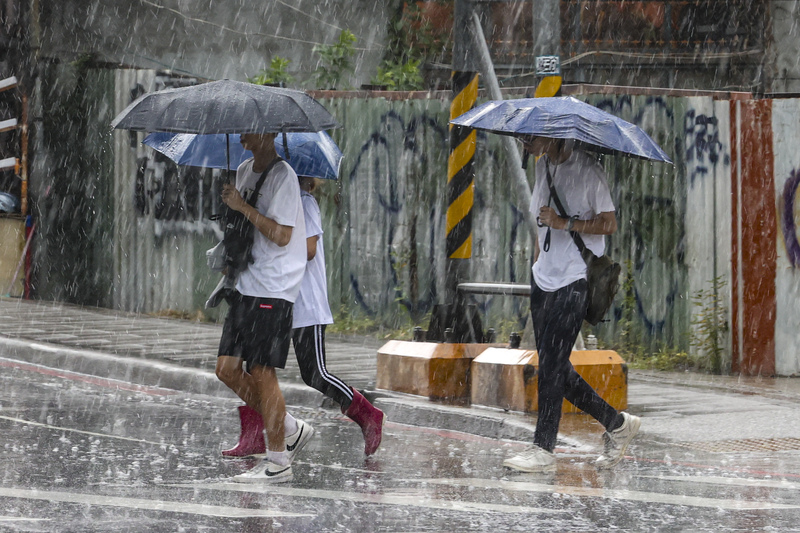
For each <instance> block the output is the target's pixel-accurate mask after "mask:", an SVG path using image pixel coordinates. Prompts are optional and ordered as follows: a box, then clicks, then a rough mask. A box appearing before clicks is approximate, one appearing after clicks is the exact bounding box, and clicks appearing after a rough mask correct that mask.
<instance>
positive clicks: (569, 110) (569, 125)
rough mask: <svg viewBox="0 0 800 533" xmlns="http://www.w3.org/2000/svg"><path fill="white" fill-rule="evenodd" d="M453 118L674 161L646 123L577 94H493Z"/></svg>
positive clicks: (598, 149) (499, 129)
mask: <svg viewBox="0 0 800 533" xmlns="http://www.w3.org/2000/svg"><path fill="white" fill-rule="evenodd" d="M450 123H451V124H455V125H456V126H464V127H468V128H474V129H478V130H485V131H490V132H492V133H498V134H500V135H512V136H517V137H521V136H536V137H548V138H551V139H573V140H575V141H578V142H579V143H580V144H581V145H583V146H584V147H585V148H586V149H588V150H593V151H596V152H601V153H608V154H617V153H618V154H623V155H630V156H634V157H640V158H643V159H650V160H652V161H663V162H665V163H672V160H671V159H670V158H669V156H667V154H666V153H665V152H664V150H662V149H661V147H660V146H658V144H656V142H655V141H653V139H651V138H650V136H649V135H647V133H645V132H644V131H643V130H642V129H641V128H640V127H638V126H636V125H635V124H631V123H630V122H627V121H625V120H622V119H621V118H619V117H615V116H614V115H612V114H610V113H606V112H605V111H603V110H601V109H598V108H596V107H595V106H593V105H590V104H587V103H585V102H581V101H580V100H578V99H577V98H573V97H571V96H562V97H551V98H521V99H518V100H492V101H489V102H486V103H484V104H482V105H480V106H478V107H476V108H474V109H471V110H470V111H467V112H466V113H464V114H463V115H460V116H458V117H456V118H454V119H453V120H451V121H450Z"/></svg>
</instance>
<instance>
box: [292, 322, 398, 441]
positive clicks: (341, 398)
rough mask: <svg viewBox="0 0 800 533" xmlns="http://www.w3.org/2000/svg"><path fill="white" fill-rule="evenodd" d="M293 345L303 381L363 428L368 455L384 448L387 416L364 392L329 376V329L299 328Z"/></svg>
mask: <svg viewBox="0 0 800 533" xmlns="http://www.w3.org/2000/svg"><path fill="white" fill-rule="evenodd" d="M292 341H293V342H294V351H295V354H296V355H297V363H298V365H299V366H300V374H301V376H302V377H303V381H305V383H306V384H307V385H308V386H310V387H313V388H315V389H317V390H318V391H320V392H321V393H322V394H324V395H326V396H327V397H329V398H331V399H333V400H334V401H336V402H338V403H339V405H340V406H341V409H342V413H344V414H345V415H347V416H348V417H349V418H350V419H351V420H353V421H354V422H355V423H356V424H358V425H359V427H361V433H362V435H363V436H364V453H365V454H366V455H372V454H373V453H375V452H376V451H377V449H378V447H379V446H380V444H381V439H382V436H383V424H384V421H385V416H384V414H383V411H381V410H380V409H378V408H376V407H375V406H373V405H372V404H371V403H370V402H369V400H367V399H366V398H365V397H364V396H363V395H362V394H361V393H360V392H358V391H357V390H355V389H354V388H352V387H350V386H349V385H347V384H346V383H345V382H343V381H342V380H341V379H339V378H337V377H336V376H334V375H333V374H331V373H330V372H328V369H327V367H326V364H325V361H326V356H325V325H314V326H309V327H306V328H297V329H295V330H294V331H293V333H292Z"/></svg>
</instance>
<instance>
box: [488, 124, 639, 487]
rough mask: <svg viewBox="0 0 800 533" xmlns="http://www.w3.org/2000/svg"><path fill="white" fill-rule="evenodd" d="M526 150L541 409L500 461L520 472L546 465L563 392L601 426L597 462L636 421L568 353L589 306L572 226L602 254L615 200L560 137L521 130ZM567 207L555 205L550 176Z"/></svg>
mask: <svg viewBox="0 0 800 533" xmlns="http://www.w3.org/2000/svg"><path fill="white" fill-rule="evenodd" d="M522 140H523V144H524V147H525V150H526V151H527V152H528V153H529V154H531V155H534V156H536V157H539V160H538V161H537V163H536V184H535V186H534V188H533V194H532V196H531V207H530V210H531V213H532V214H533V215H534V216H535V217H536V220H537V223H538V226H539V230H538V235H537V245H536V248H535V252H534V264H533V269H532V272H533V279H532V283H531V317H532V320H533V329H534V335H535V337H536V347H537V350H538V356H539V369H538V386H539V389H538V405H539V415H538V418H537V420H536V431H535V433H534V438H533V446H531V447H530V448H528V449H527V450H525V451H523V452H522V453H520V454H519V455H516V456H514V457H511V458H509V459H506V460H505V461H504V462H503V464H504V465H505V466H506V467H509V468H512V469H515V470H520V471H524V472H552V471H554V470H555V467H556V464H555V455H554V454H553V450H554V449H555V445H556V436H557V434H558V426H559V423H560V421H561V408H562V404H563V402H564V399H565V398H566V399H567V400H569V401H570V403H572V404H573V405H575V406H576V407H577V408H579V409H581V410H582V411H584V412H586V413H588V414H590V415H592V416H593V417H594V418H595V419H596V420H597V421H598V422H600V423H601V424H602V425H603V426H604V427H605V428H606V432H605V433H604V435H603V438H604V443H605V446H604V451H603V454H602V455H601V456H600V457H599V458H598V459H597V461H596V465H597V467H598V468H610V467H613V466H614V465H616V464H617V463H618V462H619V461H620V460H621V459H622V456H623V454H624V453H625V449H626V448H627V446H628V444H629V443H630V441H631V439H633V437H634V436H635V435H636V433H637V432H638V431H639V426H640V424H641V421H640V420H639V418H638V417H635V416H632V415H629V414H628V413H619V412H617V411H616V409H614V408H613V407H611V406H610V405H609V404H608V403H607V402H606V401H605V400H603V399H602V398H601V397H600V396H599V395H598V394H597V392H595V390H594V389H592V387H591V386H590V385H589V384H588V383H586V381H585V380H584V379H583V378H582V377H581V376H580V375H579V374H578V373H577V372H576V371H575V369H574V368H573V366H572V363H570V360H569V358H570V354H571V353H572V347H573V346H574V344H575V340H576V339H577V337H578V333H579V332H580V329H581V325H582V324H583V319H584V317H585V316H586V309H587V306H588V283H587V281H586V263H585V261H584V260H583V258H582V257H581V254H580V252H579V250H578V246H577V245H576V244H575V241H574V240H573V238H572V236H571V235H570V232H578V233H579V234H580V236H581V238H582V239H583V241H584V243H585V245H586V247H587V248H588V249H589V250H591V251H592V252H593V253H594V254H595V255H597V256H601V255H603V253H604V249H605V238H604V236H605V235H611V234H612V233H614V232H615V231H616V229H617V219H616V216H615V214H614V211H615V208H614V203H613V201H612V199H611V193H610V192H609V189H608V184H607V182H606V177H605V173H604V172H603V168H602V167H601V166H600V164H599V163H598V161H597V160H596V159H594V158H592V157H590V156H589V155H588V154H587V153H586V152H584V151H582V150H580V149H573V143H572V142H571V141H566V140H563V139H549V138H545V137H531V136H528V137H523V139H522ZM550 180H552V184H553V187H554V188H555V190H556V193H557V196H558V198H559V200H560V201H561V204H562V206H563V208H564V210H565V211H566V213H564V214H563V215H564V216H562V214H560V213H559V212H558V211H557V203H556V202H555V201H554V200H553V195H552V194H551V190H550V185H549V183H548V182H549V181H550Z"/></svg>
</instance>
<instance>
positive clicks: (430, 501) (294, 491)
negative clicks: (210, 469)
mask: <svg viewBox="0 0 800 533" xmlns="http://www.w3.org/2000/svg"><path fill="white" fill-rule="evenodd" d="M166 486H170V487H181V488H193V489H206V490H223V491H232V492H256V493H259V494H278V495H280V496H293V497H298V498H319V499H323V500H335V501H349V502H356V503H376V504H381V505H396V506H407V507H424V508H427V509H444V510H447V511H459V512H486V511H492V512H497V513H540V514H544V513H563V512H566V511H563V510H559V509H546V508H543V507H529V506H523V505H503V504H493V503H481V502H470V501H464V500H442V499H438V498H433V497H431V495H430V494H425V493H424V492H421V491H414V493H412V494H408V493H402V492H384V493H380V494H376V493H369V492H344V491H338V490H322V489H298V488H293V487H290V486H286V484H281V485H266V484H263V485H261V484H243V483H187V484H181V485H174V484H173V485H166Z"/></svg>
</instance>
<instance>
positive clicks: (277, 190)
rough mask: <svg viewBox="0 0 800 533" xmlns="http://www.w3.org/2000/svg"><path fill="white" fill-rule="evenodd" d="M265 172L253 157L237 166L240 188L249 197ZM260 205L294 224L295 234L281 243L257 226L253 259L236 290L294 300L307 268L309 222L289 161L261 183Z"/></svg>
mask: <svg viewBox="0 0 800 533" xmlns="http://www.w3.org/2000/svg"><path fill="white" fill-rule="evenodd" d="M260 176H261V173H255V172H253V159H252V158H251V159H248V160H247V161H245V162H244V163H242V164H241V165H239V168H238V169H237V170H236V188H237V189H238V190H239V192H241V193H242V196H244V197H245V198H247V197H248V196H249V194H248V193H249V192H251V191H252V190H253V189H254V188H255V186H256V183H257V182H258V178H259V177H260ZM256 209H258V212H259V213H261V214H262V215H264V216H266V217H268V218H271V219H272V220H274V221H275V222H277V223H278V224H280V225H282V226H291V227H292V228H293V230H292V237H291V239H290V240H289V244H287V245H286V246H278V245H277V244H275V243H274V242H272V241H271V240H269V239H267V238H266V237H264V235H262V234H261V232H260V231H258V230H257V229H256V230H255V231H254V232H253V235H254V236H253V260H254V261H253V262H252V263H250V264H249V265H248V266H247V268H246V269H245V270H244V271H243V272H242V273H241V274H240V275H239V279H238V280H237V281H236V290H238V291H239V292H240V293H242V294H244V295H245V296H255V297H257V298H280V299H281V300H287V301H289V302H294V301H295V299H297V293H298V292H300V283H301V282H302V281H303V272H305V268H306V238H305V236H306V225H305V221H304V218H303V205H302V202H301V201H300V185H299V183H298V181H297V175H296V174H295V173H294V170H292V167H290V166H289V164H288V163H286V162H285V161H281V162H278V163H277V164H276V165H275V166H273V167H272V169H271V170H270V171H269V174H267V178H266V179H265V180H264V184H263V185H262V186H261V190H260V194H259V196H258V200H257V201H256Z"/></svg>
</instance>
